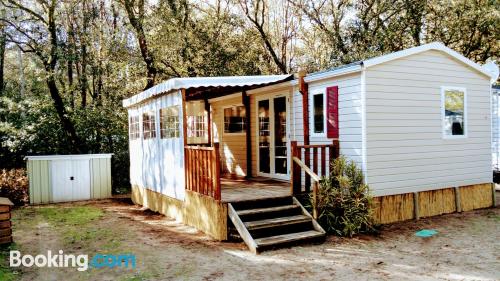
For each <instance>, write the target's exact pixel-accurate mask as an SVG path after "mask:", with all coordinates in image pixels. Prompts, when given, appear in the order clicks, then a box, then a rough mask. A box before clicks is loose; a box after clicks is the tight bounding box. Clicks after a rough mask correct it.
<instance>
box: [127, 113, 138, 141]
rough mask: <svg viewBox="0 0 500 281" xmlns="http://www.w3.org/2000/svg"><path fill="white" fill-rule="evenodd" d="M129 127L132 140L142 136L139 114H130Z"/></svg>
mask: <svg viewBox="0 0 500 281" xmlns="http://www.w3.org/2000/svg"><path fill="white" fill-rule="evenodd" d="M128 128H129V139H130V140H136V139H138V138H140V137H141V130H140V128H139V116H130V118H129V122H128Z"/></svg>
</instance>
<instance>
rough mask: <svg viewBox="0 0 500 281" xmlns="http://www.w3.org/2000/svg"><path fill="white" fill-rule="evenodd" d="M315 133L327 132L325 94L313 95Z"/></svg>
mask: <svg viewBox="0 0 500 281" xmlns="http://www.w3.org/2000/svg"><path fill="white" fill-rule="evenodd" d="M312 106H313V110H312V111H313V121H314V122H313V123H314V124H313V133H314V134H323V133H324V132H325V112H324V111H325V103H324V95H323V94H322V93H321V94H315V95H313V105H312Z"/></svg>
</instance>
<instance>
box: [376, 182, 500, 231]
mask: <svg viewBox="0 0 500 281" xmlns="http://www.w3.org/2000/svg"><path fill="white" fill-rule="evenodd" d="M456 191H458V194H455V192H456ZM457 195H458V196H457ZM493 196H494V194H493V188H492V184H491V183H484V184H476V185H469V186H461V187H458V188H456V189H455V188H444V189H437V190H430V191H421V192H416V193H405V194H398V195H388V196H380V197H375V198H374V200H373V203H374V209H373V215H374V218H375V221H376V222H377V223H380V224H387V223H392V222H398V221H405V220H410V219H418V218H422V217H431V216H436V215H442V214H449V213H453V212H457V211H458V212H460V211H470V210H475V209H481V208H487V207H491V206H493ZM457 202H458V206H459V208H457ZM415 206H417V208H415Z"/></svg>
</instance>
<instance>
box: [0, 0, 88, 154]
mask: <svg viewBox="0 0 500 281" xmlns="http://www.w3.org/2000/svg"><path fill="white" fill-rule="evenodd" d="M0 3H1V4H2V5H3V6H4V7H6V8H8V9H12V13H11V17H7V16H5V17H3V18H2V19H1V21H2V22H4V23H5V24H6V26H7V28H8V29H10V32H8V33H7V34H6V36H7V40H8V41H9V42H12V43H15V44H16V45H17V46H18V47H19V48H20V49H21V50H22V51H23V52H32V53H34V54H36V55H37V57H38V58H39V60H40V61H41V62H42V65H43V68H44V70H45V74H46V76H45V81H46V84H47V88H48V89H49V93H50V96H51V98H52V101H53V103H54V108H55V109H56V111H57V114H58V116H59V119H60V122H61V125H62V127H63V129H64V132H65V134H66V137H67V140H68V142H69V144H70V146H71V148H72V151H73V152H75V153H80V152H84V151H85V147H84V143H83V142H82V141H81V139H80V138H79V136H78V135H77V133H76V130H75V126H74V124H73V122H72V121H71V119H70V118H69V116H68V112H67V111H66V108H65V105H64V101H63V99H62V97H61V94H60V92H59V88H58V86H57V81H56V75H57V73H56V71H57V70H56V68H57V66H58V63H59V56H60V54H61V52H62V48H61V44H60V43H61V42H60V40H59V38H58V30H57V25H58V24H57V23H56V21H57V20H58V19H57V16H58V14H57V12H56V7H57V3H58V1H56V0H50V1H49V0H47V1H39V3H40V4H37V3H38V2H37V3H31V5H30V6H31V7H33V8H31V7H30V6H28V5H23V4H22V3H20V2H18V1H14V0H2V1H1V2H0ZM24 22H30V23H31V24H30V25H26V24H24Z"/></svg>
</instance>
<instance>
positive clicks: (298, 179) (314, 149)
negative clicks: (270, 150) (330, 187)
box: [290, 139, 340, 219]
mask: <svg viewBox="0 0 500 281" xmlns="http://www.w3.org/2000/svg"><path fill="white" fill-rule="evenodd" d="M290 145H291V148H292V149H291V150H292V151H291V152H292V153H291V157H290V159H291V160H290V162H291V164H292V169H291V175H290V179H291V180H290V190H291V194H292V195H295V194H299V193H302V192H303V190H302V170H304V189H305V193H309V192H310V191H311V186H312V193H313V194H312V195H313V196H312V197H313V198H312V205H313V206H312V207H313V217H314V218H315V219H317V217H318V190H319V184H320V182H321V180H322V178H321V177H320V176H319V175H320V174H321V176H322V177H326V176H328V170H329V169H330V165H331V163H332V161H333V160H335V159H336V158H338V157H339V152H340V151H339V150H340V149H339V148H340V146H339V140H338V139H332V143H331V144H303V145H299V144H298V143H297V141H291V143H290ZM327 152H328V154H327ZM302 154H303V156H304V160H302ZM311 156H312V159H311ZM311 160H312V163H311Z"/></svg>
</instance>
